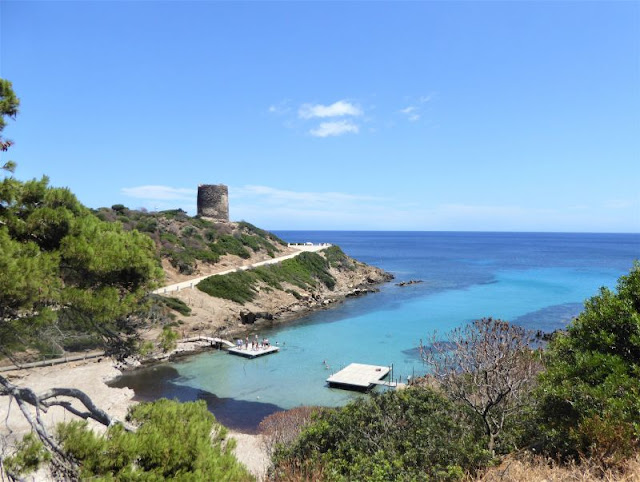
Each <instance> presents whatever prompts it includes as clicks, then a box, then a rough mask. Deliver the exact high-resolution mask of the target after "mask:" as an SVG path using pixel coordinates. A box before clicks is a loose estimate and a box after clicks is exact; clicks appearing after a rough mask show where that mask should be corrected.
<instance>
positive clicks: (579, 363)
mask: <svg viewBox="0 0 640 482" xmlns="http://www.w3.org/2000/svg"><path fill="white" fill-rule="evenodd" d="M546 358H547V370H546V372H545V373H543V375H542V377H541V386H540V390H539V392H538V396H539V400H538V409H537V414H536V415H537V418H536V419H535V420H534V423H533V424H532V425H533V426H534V427H535V429H534V430H533V431H532V434H531V438H532V439H533V441H532V442H531V441H530V443H533V444H535V445H538V446H540V447H541V448H542V449H543V450H544V451H545V452H547V453H549V454H552V455H554V456H558V455H561V456H564V457H573V458H578V457H579V456H581V455H582V456H588V457H592V458H596V459H598V460H599V461H601V462H603V463H605V464H609V463H612V464H615V463H616V462H617V461H618V460H619V459H621V458H624V457H625V456H627V455H629V454H631V453H632V452H633V451H634V450H637V449H638V446H639V440H640V384H639V383H638V379H639V377H640V264H638V263H637V262H636V263H635V264H634V267H633V268H632V269H631V272H630V274H629V275H627V276H622V277H621V278H620V280H619V281H618V287H617V292H612V291H611V290H609V289H607V288H602V289H601V290H600V294H599V295H597V296H594V297H593V298H591V299H590V300H588V301H587V302H586V303H585V310H584V311H583V312H582V313H581V314H580V315H579V316H578V317H577V318H576V320H574V322H573V323H571V324H570V325H569V327H568V329H567V333H566V334H558V335H556V336H555V337H554V338H553V340H552V341H551V343H550V344H549V349H548V351H547V353H546Z"/></svg>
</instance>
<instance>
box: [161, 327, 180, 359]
mask: <svg viewBox="0 0 640 482" xmlns="http://www.w3.org/2000/svg"><path fill="white" fill-rule="evenodd" d="M159 339H160V348H162V351H163V352H165V353H166V352H168V351H171V350H174V349H175V348H176V346H177V345H178V343H177V341H178V334H177V333H176V332H175V331H173V330H172V329H171V326H165V327H164V328H163V329H162V333H161V334H160V338H159Z"/></svg>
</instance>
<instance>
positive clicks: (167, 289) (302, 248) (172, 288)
mask: <svg viewBox="0 0 640 482" xmlns="http://www.w3.org/2000/svg"><path fill="white" fill-rule="evenodd" d="M330 246H331V244H328V243H324V244H300V245H297V244H296V245H293V244H290V245H289V247H290V248H294V249H297V250H298V251H297V252H295V253H291V254H286V255H284V256H278V257H277V258H272V259H267V260H266V261H258V262H257V263H252V264H247V265H243V266H239V267H238V268H232V269H226V270H224V271H218V272H217V273H211V274H208V275H206V276H199V277H198V278H192V279H189V280H187V281H181V282H180V283H174V284H172V285H168V286H163V287H162V288H158V289H157V290H155V291H154V292H153V293H154V294H157V295H164V294H170V293H175V292H176V291H180V290H182V289H184V288H193V287H194V286H195V285H197V284H198V283H200V281H202V280H203V279H205V278H208V277H210V276H219V275H222V274H228V273H233V272H234V271H238V270H247V269H251V268H256V267H258V266H264V265H267V264H275V263H280V262H281V261H284V260H285V259H291V258H295V257H296V256H298V255H299V254H300V253H308V252H315V251H320V250H322V249H326V248H328V247H330Z"/></svg>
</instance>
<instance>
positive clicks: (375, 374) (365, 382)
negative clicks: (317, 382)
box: [327, 363, 395, 391]
mask: <svg viewBox="0 0 640 482" xmlns="http://www.w3.org/2000/svg"><path fill="white" fill-rule="evenodd" d="M390 371H391V368H390V367H384V366H377V365H363V364H362V363H352V364H351V365H349V366H347V367H345V368H343V369H342V370H340V371H339V372H337V373H334V374H333V375H331V376H330V377H329V378H327V383H329V386H330V387H336V388H345V389H347V390H360V391H366V390H369V389H370V388H371V387H372V386H373V385H386V386H395V385H394V384H393V383H392V382H383V381H382V379H383V378H384V377H386V376H387V375H388V374H389V372H390Z"/></svg>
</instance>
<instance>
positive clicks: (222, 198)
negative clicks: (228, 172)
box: [198, 184, 229, 223]
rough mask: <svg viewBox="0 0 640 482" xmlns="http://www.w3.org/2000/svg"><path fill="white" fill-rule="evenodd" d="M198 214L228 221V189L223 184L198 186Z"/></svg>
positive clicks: (215, 219)
mask: <svg viewBox="0 0 640 482" xmlns="http://www.w3.org/2000/svg"><path fill="white" fill-rule="evenodd" d="M198 216H201V217H203V218H208V219H212V220H214V221H220V222H225V223H228V222H229V189H228V188H227V186H225V185H224V184H200V185H199V186H198Z"/></svg>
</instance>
